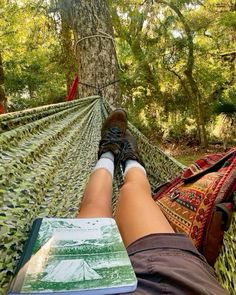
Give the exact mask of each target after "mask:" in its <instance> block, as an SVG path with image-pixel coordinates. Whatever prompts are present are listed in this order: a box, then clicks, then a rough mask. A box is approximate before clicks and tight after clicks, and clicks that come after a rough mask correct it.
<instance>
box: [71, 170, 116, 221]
mask: <svg viewBox="0 0 236 295" xmlns="http://www.w3.org/2000/svg"><path fill="white" fill-rule="evenodd" d="M111 196H112V176H111V174H110V173H109V172H108V171H107V170H106V169H103V168H100V169H97V170H95V171H94V172H93V173H92V174H91V176H90V179H89V182H88V184H87V186H86V188H85V191H84V195H83V201H82V204H81V208H80V212H79V214H78V215H77V217H78V218H93V217H112V209H111Z"/></svg>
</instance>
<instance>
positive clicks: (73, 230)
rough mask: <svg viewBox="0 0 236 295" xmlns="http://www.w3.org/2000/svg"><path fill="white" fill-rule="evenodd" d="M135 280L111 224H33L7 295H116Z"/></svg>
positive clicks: (101, 221) (97, 221) (56, 221)
mask: <svg viewBox="0 0 236 295" xmlns="http://www.w3.org/2000/svg"><path fill="white" fill-rule="evenodd" d="M136 286H137V280H136V277H135V274H134V271H133V269H132V266H131V263H130V260H129V257H128V254H127V252H126V249H125V247H124V244H123V242H122V239H121V236H120V233H119V230H118V228H117V225H116V223H115V221H114V219H112V218H91V219H87V218H80V219H63V218H43V219H39V220H36V222H35V223H34V226H33V228H32V232H31V236H30V238H29V241H28V244H27V246H26V249H25V250H24V253H23V255H22V259H21V261H20V267H19V271H18V273H17V275H16V277H15V279H14V281H13V283H12V286H11V290H10V292H9V294H51V293H52V292H55V293H59V294H69V293H70V292H71V293H72V294H115V293H121V292H131V291H134V290H135V288H136Z"/></svg>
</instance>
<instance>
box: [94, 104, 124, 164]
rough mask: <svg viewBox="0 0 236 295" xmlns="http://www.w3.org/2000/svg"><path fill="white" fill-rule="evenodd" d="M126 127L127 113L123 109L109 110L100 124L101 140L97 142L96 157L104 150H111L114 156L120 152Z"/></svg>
mask: <svg viewBox="0 0 236 295" xmlns="http://www.w3.org/2000/svg"><path fill="white" fill-rule="evenodd" d="M126 128H127V115H126V112H125V111H124V110H123V109H116V110H115V111H113V112H111V114H110V115H109V116H108V117H107V119H106V120H105V122H104V123H103V125H102V130H101V140H100V142H99V150H98V159H99V158H100V157H101V155H102V154H103V153H105V152H108V151H110V152H112V153H113V154H114V156H115V164H116V162H117V161H116V160H117V156H118V155H119V154H120V150H121V144H122V140H123V138H124V136H125V132H126Z"/></svg>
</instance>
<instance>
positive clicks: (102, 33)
mask: <svg viewBox="0 0 236 295" xmlns="http://www.w3.org/2000/svg"><path fill="white" fill-rule="evenodd" d="M98 32H99V33H100V34H94V35H89V36H85V37H82V38H80V39H79V40H78V41H77V42H76V44H75V56H77V46H78V44H79V43H80V42H81V41H83V40H87V39H91V38H97V37H99V38H107V39H110V40H111V41H112V44H113V47H114V50H115V51H116V46H115V40H114V38H113V37H112V36H111V35H109V34H107V33H105V32H102V31H100V30H99V31H98ZM117 63H118V67H119V69H120V70H121V71H122V72H124V70H123V69H122V68H121V65H120V63H119V61H118V59H117Z"/></svg>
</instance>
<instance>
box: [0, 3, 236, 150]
mask: <svg viewBox="0 0 236 295" xmlns="http://www.w3.org/2000/svg"><path fill="white" fill-rule="evenodd" d="M82 2H83V1H81V3H82ZM99 3H100V2H99ZM101 3H103V4H101V7H102V5H104V7H105V6H106V5H107V8H108V9H109V10H108V12H109V19H107V26H111V27H110V28H109V30H108V31H109V34H108V33H105V34H108V35H109V37H110V38H112V40H113V41H112V42H113V43H112V42H111V39H110V40H108V41H106V42H110V44H112V46H113V44H114V45H115V49H116V58H117V65H118V66H117V69H118V79H119V88H120V90H121V91H119V89H118V88H117V87H114V88H113V91H115V92H116V95H113V99H115V102H114V103H115V104H120V105H122V106H124V107H126V108H127V110H128V112H129V115H130V119H131V121H133V123H135V124H136V126H138V127H139V128H141V129H142V131H144V132H146V133H147V134H150V133H152V134H153V133H154V134H155V135H156V136H157V137H158V138H162V139H164V140H173V139H174V140H178V139H180V138H183V137H184V138H185V139H186V138H187V139H189V140H190V141H192V140H196V142H198V143H199V144H202V145H204V146H206V145H207V144H208V140H209V139H210V140H215V141H217V140H220V141H222V140H224V138H223V134H222V133H225V132H223V131H222V130H223V129H222V127H225V126H226V125H227V126H228V131H227V134H230V136H228V139H227V140H229V139H230V140H231V141H233V140H234V139H235V134H233V129H234V127H233V126H234V124H235V108H236V84H235V61H236V47H235V44H236V2H235V1H234V0H206V1H200V0H192V1H189V0H181V1H179V0H178V1H176V0H170V1H167V0H166V1H164V0H163V1H162V0H160V1H158V0H146V1H144V0H127V1H124V0H117V1H105V0H104V1H101ZM76 5H77V4H76V1H74V0H70V1H63V0H51V1H45V0H30V1H26V0H21V1H16V0H10V1H6V0H0V57H1V59H0V61H1V60H2V62H1V63H2V67H1V63H0V69H1V68H2V71H0V89H2V91H4V95H5V97H7V99H8V110H9V111H14V110H19V109H22V108H27V107H33V106H38V105H42V104H48V103H54V102H58V101H63V100H64V99H65V96H66V92H67V91H68V89H69V86H70V84H71V81H72V80H73V79H74V77H75V75H76V74H77V72H78V69H79V71H80V72H79V73H78V75H79V76H80V73H81V75H82V76H83V79H85V78H84V75H85V76H87V80H86V82H89V83H90V84H93V85H97V84H96V83H99V82H98V81H97V76H96V73H97V75H100V76H101V75H102V73H105V78H106V75H107V76H111V75H113V74H110V73H109V71H107V70H106V69H105V68H104V69H103V67H108V64H106V63H102V64H101V65H100V66H99V67H100V68H101V69H100V70H101V71H100V72H99V71H98V70H97V72H96V66H94V67H93V65H94V63H95V61H96V55H95V59H93V60H92V59H91V58H88V59H86V63H87V64H88V68H89V69H90V72H93V73H92V74H91V75H88V74H87V75H86V73H85V72H84V71H83V70H82V69H81V67H80V66H79V64H80V63H81V62H79V60H81V58H83V55H82V54H84V53H83V50H85V51H87V48H86V49H85V48H84V47H83V48H82V47H80V48H79V47H78V48H77V47H76V44H77V42H78V38H81V36H82V37H83V38H84V37H88V36H87V35H86V34H87V33H86V32H85V28H84V27H83V26H80V25H79V24H78V23H79V19H81V17H80V18H78V13H77V14H76ZM81 5H82V4H81ZM101 9H102V8H101ZM98 13H100V14H99V19H100V20H101V19H102V17H104V19H105V17H108V16H106V13H105V12H103V11H102V10H101V11H100V12H98ZM87 21H88V22H89V21H92V20H91V19H90V18H88V19H87ZM101 23H102V22H101V21H98V22H96V24H94V27H93V28H92V27H91V25H90V23H88V24H87V27H91V30H90V31H89V30H88V31H89V32H90V33H91V32H93V34H95V35H96V34H101V27H99V26H103V25H101ZM103 29H104V27H103ZM103 31H104V30H103ZM108 31H107V32H108ZM90 33H89V34H90ZM103 34H104V32H103ZM85 35H86V36H85ZM86 42H88V41H86ZM99 42H100V41H99ZM86 44H88V45H89V46H90V47H92V46H95V45H97V44H98V47H97V50H99V48H100V49H101V48H102V46H104V45H102V43H98V40H97V39H96V40H95V39H94V40H93V41H91V42H90V43H89V42H88V43H86ZM107 44H108V43H107ZM109 46H110V45H109ZM95 47H96V46H95ZM105 48H106V46H105ZM76 49H77V51H76ZM101 50H102V49H101ZM109 50H112V49H109ZM76 54H77V55H76ZM97 59H100V60H101V55H98V56H97ZM83 60H84V58H83ZM89 63H90V64H89ZM111 63H112V64H113V65H114V61H112V62H111ZM102 65H104V66H102ZM105 78H104V79H105ZM109 78H110V77H107V81H108V80H109ZM113 80H114V77H113ZM104 81H105V80H104ZM103 83H104V82H103ZM79 87H80V86H79ZM81 87H82V86H81ZM91 91H92V89H90V92H91ZM118 92H119V95H118V94H117V93H118ZM104 93H105V95H106V94H108V95H109V96H112V92H107V93H106V92H104ZM120 93H121V94H120ZM90 94H91V93H90ZM2 100H3V99H2ZM216 127H217V128H216Z"/></svg>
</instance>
